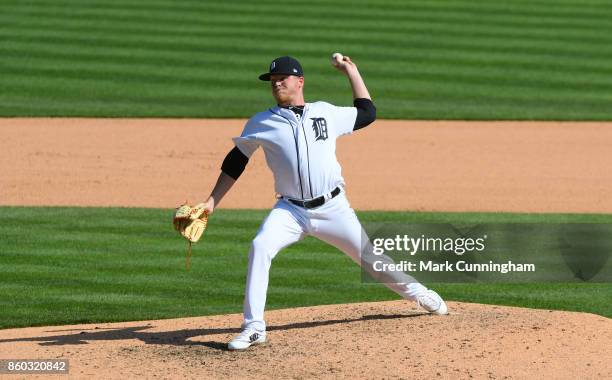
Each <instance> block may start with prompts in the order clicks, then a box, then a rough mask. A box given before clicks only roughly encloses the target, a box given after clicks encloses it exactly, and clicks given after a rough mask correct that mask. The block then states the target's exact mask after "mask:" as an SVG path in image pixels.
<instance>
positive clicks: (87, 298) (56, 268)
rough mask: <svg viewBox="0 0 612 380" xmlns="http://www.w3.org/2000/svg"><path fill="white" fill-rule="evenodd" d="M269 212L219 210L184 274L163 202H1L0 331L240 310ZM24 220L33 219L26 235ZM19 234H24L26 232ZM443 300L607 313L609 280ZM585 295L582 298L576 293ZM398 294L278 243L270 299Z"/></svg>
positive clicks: (450, 293)
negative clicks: (158, 205) (130, 205)
mask: <svg viewBox="0 0 612 380" xmlns="http://www.w3.org/2000/svg"><path fill="white" fill-rule="evenodd" d="M266 214H267V211H266V210H261V211H257V210H254V211H241V210H218V211H217V213H215V220H214V223H211V225H210V227H209V230H208V231H207V232H206V235H205V237H204V240H203V242H202V243H200V244H197V245H196V246H194V256H193V258H192V267H191V272H189V273H186V272H185V271H184V259H185V257H184V254H185V249H186V243H185V241H184V240H182V239H181V238H180V237H179V236H178V235H177V234H176V233H175V232H174V231H172V229H171V226H170V224H169V222H168V220H169V219H168V218H169V217H170V215H171V211H170V210H154V209H115V208H99V209H96V208H67V207H53V208H39V207H35V208H25V207H0V215H1V217H2V223H1V224H0V235H2V236H3V237H6V238H3V239H1V240H0V252H1V254H0V262H1V263H2V265H0V292H1V293H2V294H3V295H4V297H1V298H0V306H1V307H0V328H6V327H17V326H29V325H48V324H66V323H79V322H101V321H121V320H139V319H153V318H170V317H183V316H194V315H207V314H220V313H228V312H240V310H241V305H242V297H243V290H244V281H245V270H246V265H247V252H248V249H249V246H250V242H251V239H252V238H253V237H254V235H255V231H256V229H257V227H258V225H259V223H261V221H262V220H263V218H264V217H265V216H266ZM359 217H360V219H361V220H362V221H363V222H368V221H370V222H373V221H384V222H386V223H391V222H403V223H408V222H418V223H425V222H454V223H458V222H460V223H490V222H520V221H523V222H542V223H552V222H604V223H610V222H612V216H610V215H554V214H549V215H529V214H478V213H466V214H460V213H402V212H365V213H359ZM24 225H29V226H32V225H35V226H36V228H37V234H36V235H31V234H29V233H28V231H29V230H27V231H26V230H25V229H23V228H22V226H24ZM26 235H27V236H26ZM433 286H435V288H436V289H438V290H439V291H440V292H441V293H442V294H444V295H445V297H447V298H449V299H461V300H466V301H470V302H487V303H494V304H495V303H499V304H509V305H517V306H530V307H540V308H560V309H568V310H582V311H590V312H596V313H601V314H603V315H612V309H610V304H609V303H606V302H604V301H603V300H605V299H608V298H609V297H610V294H611V293H612V287H611V286H610V284H511V285H506V284H457V285H454V284H439V285H433ZM585 295H588V297H586V296H585ZM388 299H398V297H397V296H396V295H394V294H393V293H391V292H389V291H388V290H386V289H385V288H384V287H383V286H381V285H376V284H363V283H361V275H360V270H359V268H358V266H356V265H355V264H354V263H352V262H351V260H350V259H349V258H348V257H346V256H345V255H343V254H342V253H340V252H338V251H337V250H335V249H334V248H332V247H330V246H328V245H326V244H323V243H321V242H319V241H317V240H315V239H312V238H307V239H306V240H304V241H302V242H300V243H298V244H296V245H294V246H292V247H290V248H288V249H286V250H283V251H282V252H281V253H280V254H279V255H278V256H277V258H276V259H275V262H274V265H273V267H272V272H271V282H270V291H269V296H268V308H269V309H274V308H281V307H295V306H306V305H317V304H328V303H344V302H361V301H375V300H388Z"/></svg>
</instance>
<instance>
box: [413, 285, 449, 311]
mask: <svg viewBox="0 0 612 380" xmlns="http://www.w3.org/2000/svg"><path fill="white" fill-rule="evenodd" d="M416 302H417V305H419V306H421V307H422V308H423V309H425V310H427V311H428V312H430V313H433V314H438V315H446V314H448V307H447V306H446V302H444V300H443V299H442V297H440V295H439V294H438V293H436V292H434V291H433V290H427V291H426V292H423V293H421V294H420V295H419V296H417V301H416Z"/></svg>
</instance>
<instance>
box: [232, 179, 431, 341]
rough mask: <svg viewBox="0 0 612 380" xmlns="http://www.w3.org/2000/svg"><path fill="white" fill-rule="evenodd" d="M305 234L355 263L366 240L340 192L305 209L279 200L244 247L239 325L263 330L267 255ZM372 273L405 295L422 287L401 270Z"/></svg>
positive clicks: (411, 297) (269, 258)
mask: <svg viewBox="0 0 612 380" xmlns="http://www.w3.org/2000/svg"><path fill="white" fill-rule="evenodd" d="M307 235H311V236H314V237H316V238H318V239H320V240H322V241H324V242H327V243H329V244H331V245H333V246H334V247H336V248H338V249H339V250H341V251H342V252H344V253H345V254H346V255H348V256H349V257H350V258H351V259H353V261H354V262H356V263H357V264H359V265H361V252H362V244H368V245H370V242H369V240H368V239H367V235H366V234H365V232H364V231H363V228H362V227H361V223H359V220H358V219H357V215H356V214H355V211H354V210H353V209H352V208H351V207H350V205H349V202H348V200H347V199H346V196H345V194H344V191H343V192H341V193H340V194H339V195H338V196H336V197H335V198H333V199H331V200H329V201H327V202H326V203H325V204H324V205H322V206H320V207H317V208H314V209H310V210H309V209H305V208H302V207H300V206H296V205H294V204H292V203H290V202H288V201H287V200H284V199H279V200H278V202H276V205H275V206H274V208H273V209H272V211H271V212H270V214H269V215H268V217H267V218H266V219H265V220H264V222H263V223H262V225H261V227H260V228H259V231H258V232H257V236H256V237H255V239H254V240H253V243H252V244H251V249H250V251H249V266H248V273H247V279H246V289H245V296H244V323H243V325H242V327H243V328H247V327H249V328H254V329H256V330H258V331H265V329H266V324H265V321H264V308H265V305H266V293H267V291H268V279H269V274H270V265H271V264H272V259H274V257H275V256H276V254H277V253H278V252H279V251H280V250H281V249H283V248H285V247H287V246H289V245H291V244H293V243H295V242H297V241H299V240H301V239H303V238H304V237H306V236H307ZM364 237H365V238H364ZM368 256H371V255H368ZM376 259H377V260H385V261H390V260H391V259H389V258H387V257H385V256H377V257H376ZM370 267H371V266H370ZM375 277H376V278H377V279H378V280H380V281H381V282H384V284H385V285H386V286H387V287H388V288H389V289H391V290H393V291H394V292H396V293H397V294H399V295H400V296H401V297H403V298H405V299H408V300H415V299H416V296H417V295H419V294H420V293H421V292H424V291H426V290H427V288H426V287H425V286H423V285H421V284H420V283H419V282H417V281H416V280H415V279H414V278H412V277H411V276H408V275H406V274H404V273H402V272H379V273H377V274H376V276H375Z"/></svg>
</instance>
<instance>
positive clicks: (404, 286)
mask: <svg viewBox="0 0 612 380" xmlns="http://www.w3.org/2000/svg"><path fill="white" fill-rule="evenodd" d="M340 197H343V195H341V196H340ZM334 201H335V199H334ZM330 203H331V202H330ZM323 207H325V206H323ZM322 211H323V210H322ZM310 233H311V234H312V235H313V236H315V237H317V238H319V239H321V240H323V241H324V242H326V243H329V244H331V245H333V246H334V247H336V248H338V249H339V250H341V251H342V252H344V253H345V254H346V255H348V256H349V257H350V258H351V259H353V261H354V262H356V263H357V264H358V265H359V266H362V267H363V268H364V269H365V270H367V271H368V273H369V274H370V275H371V276H372V277H373V278H374V279H376V280H378V281H379V282H382V283H383V284H384V285H385V286H387V287H388V288H389V289H391V290H392V291H394V292H395V293H397V294H399V295H400V296H401V297H403V298H405V299H408V300H411V301H416V300H417V297H419V296H420V295H422V294H423V293H424V292H426V291H427V288H426V287H425V286H423V285H422V284H421V283H419V282H418V281H417V280H416V279H415V278H414V277H412V276H409V275H407V274H405V273H403V272H388V271H385V272H374V271H373V270H372V268H373V262H372V260H374V259H375V260H380V261H383V262H387V263H392V262H393V260H392V259H391V258H389V257H387V256H374V255H372V254H367V252H371V248H372V245H371V243H370V241H369V239H368V236H367V234H366V233H365V231H364V230H363V228H362V226H361V223H360V222H359V219H357V215H355V212H354V211H353V209H351V208H350V206H349V204H348V201H346V198H344V197H343V198H341V199H338V202H337V203H335V204H334V205H333V207H330V209H329V211H328V212H325V213H324V215H322V216H321V217H320V218H319V219H316V220H313V228H312V231H310ZM362 252H365V253H366V254H365V255H364V256H363V257H362ZM362 258H363V261H362Z"/></svg>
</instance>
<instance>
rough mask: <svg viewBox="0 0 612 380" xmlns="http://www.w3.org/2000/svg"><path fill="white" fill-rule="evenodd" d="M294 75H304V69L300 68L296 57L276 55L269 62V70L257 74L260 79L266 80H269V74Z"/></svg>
mask: <svg viewBox="0 0 612 380" xmlns="http://www.w3.org/2000/svg"><path fill="white" fill-rule="evenodd" d="M274 74H278V75H295V76H298V77H303V76H304V71H303V70H302V65H300V63H299V62H298V60H297V59H295V58H293V57H289V56H284V57H278V58H276V59H275V60H274V61H272V63H271V64H270V72H268V73H264V74H261V75H260V76H259V79H260V80H264V81H268V80H270V75H274Z"/></svg>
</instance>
